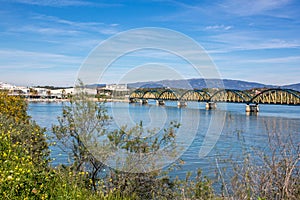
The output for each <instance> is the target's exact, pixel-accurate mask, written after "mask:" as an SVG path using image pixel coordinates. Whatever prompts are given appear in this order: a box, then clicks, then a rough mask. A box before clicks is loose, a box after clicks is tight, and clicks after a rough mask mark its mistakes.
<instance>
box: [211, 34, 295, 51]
mask: <svg viewBox="0 0 300 200" xmlns="http://www.w3.org/2000/svg"><path fill="white" fill-rule="evenodd" d="M271 33H272V32H270V33H269V34H271ZM209 38H210V39H211V42H213V43H215V44H214V45H212V46H216V47H217V48H218V49H216V50H219V51H220V52H221V53H225V52H232V51H244V50H258V49H286V48H299V47H300V40H298V39H296V38H295V39H293V38H289V39H287V38H275V37H274V38H272V36H269V37H267V36H266V34H262V33H261V32H234V33H224V34H218V35H214V36H210V37H209Z"/></svg>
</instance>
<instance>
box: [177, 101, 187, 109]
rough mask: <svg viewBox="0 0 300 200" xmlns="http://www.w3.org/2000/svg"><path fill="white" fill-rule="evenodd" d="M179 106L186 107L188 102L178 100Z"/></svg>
mask: <svg viewBox="0 0 300 200" xmlns="http://www.w3.org/2000/svg"><path fill="white" fill-rule="evenodd" d="M177 106H178V107H179V108H180V107H186V106H187V103H186V101H177Z"/></svg>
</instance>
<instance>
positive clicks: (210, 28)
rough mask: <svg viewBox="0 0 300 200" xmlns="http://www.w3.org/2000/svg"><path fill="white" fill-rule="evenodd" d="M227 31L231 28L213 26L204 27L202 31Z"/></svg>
mask: <svg viewBox="0 0 300 200" xmlns="http://www.w3.org/2000/svg"><path fill="white" fill-rule="evenodd" d="M229 29H232V26H225V25H223V24H222V25H213V26H206V27H205V28H204V30H221V31H224V30H225V31H227V30H229Z"/></svg>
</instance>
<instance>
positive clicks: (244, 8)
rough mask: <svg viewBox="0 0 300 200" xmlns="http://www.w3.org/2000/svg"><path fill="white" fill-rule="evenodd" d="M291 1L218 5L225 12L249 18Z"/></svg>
mask: <svg viewBox="0 0 300 200" xmlns="http://www.w3.org/2000/svg"><path fill="white" fill-rule="evenodd" d="M291 1H292V0H256V1H249V0H226V1H224V2H223V3H222V4H220V6H221V7H222V8H223V9H224V10H225V11H226V12H229V13H233V14H236V15H240V16H250V15H257V14H262V13H264V12H266V11H271V10H275V9H279V8H282V7H283V6H286V5H287V4H289V3H290V2H291Z"/></svg>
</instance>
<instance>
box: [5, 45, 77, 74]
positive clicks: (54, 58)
mask: <svg viewBox="0 0 300 200" xmlns="http://www.w3.org/2000/svg"><path fill="white" fill-rule="evenodd" d="M0 57H1V58H2V59H1V64H0V68H1V69H25V70H26V69H43V68H56V67H59V66H61V67H70V66H73V67H79V66H80V64H81V62H82V61H83V59H82V58H80V57H74V56H68V55H62V54H52V53H41V52H33V51H21V50H13V49H9V50H0Z"/></svg>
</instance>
